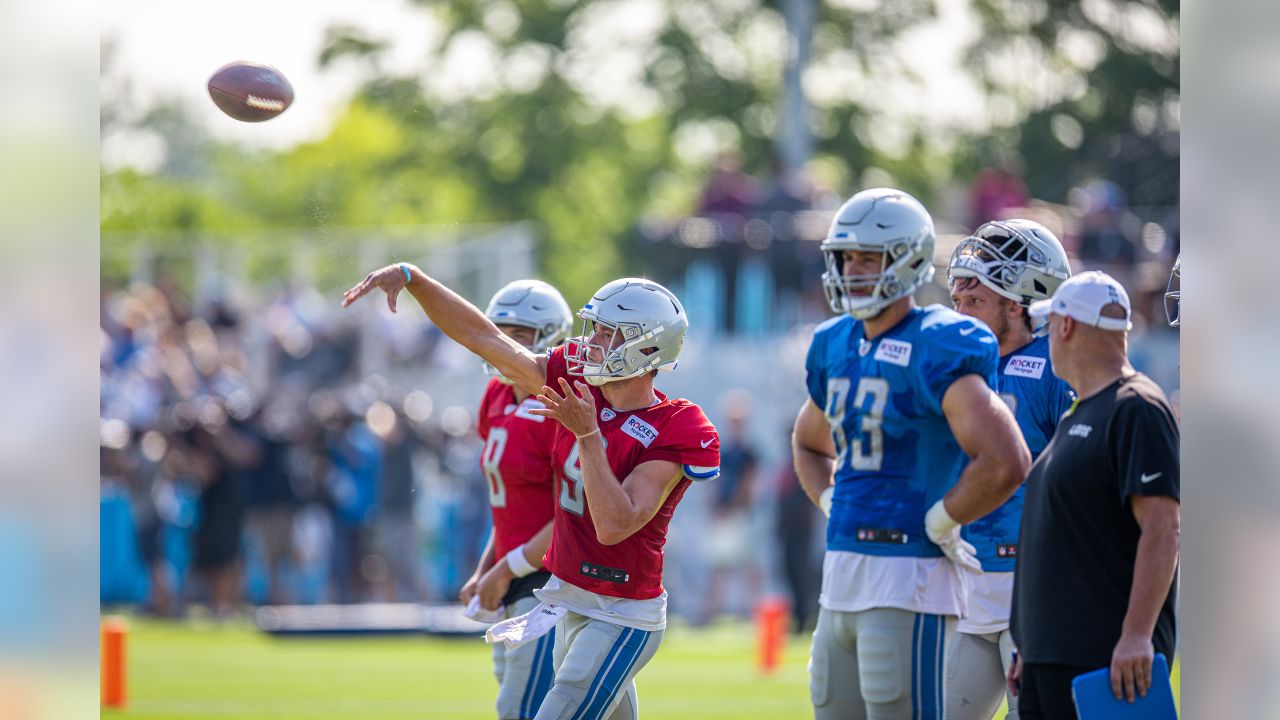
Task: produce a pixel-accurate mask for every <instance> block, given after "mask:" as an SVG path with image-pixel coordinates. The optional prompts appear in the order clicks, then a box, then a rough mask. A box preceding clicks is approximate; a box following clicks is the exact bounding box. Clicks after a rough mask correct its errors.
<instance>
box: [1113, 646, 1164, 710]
mask: <svg viewBox="0 0 1280 720" xmlns="http://www.w3.org/2000/svg"><path fill="white" fill-rule="evenodd" d="M1155 656H1156V651H1155V648H1154V647H1153V646H1152V645H1151V638H1150V637H1148V636H1143V635H1138V634H1136V633H1125V634H1124V635H1121V636H1120V642H1118V643H1116V649H1115V651H1114V652H1112V653H1111V692H1112V693H1114V694H1115V696H1116V699H1117V700H1128V701H1129V702H1133V701H1134V691H1135V690H1136V691H1137V694H1138V695H1140V696H1142V697H1146V696H1147V688H1149V687H1151V663H1153V662H1154V661H1155Z"/></svg>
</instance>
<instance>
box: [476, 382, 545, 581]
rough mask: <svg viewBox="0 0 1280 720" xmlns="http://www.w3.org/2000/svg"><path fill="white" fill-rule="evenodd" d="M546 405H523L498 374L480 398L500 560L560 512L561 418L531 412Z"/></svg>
mask: <svg viewBox="0 0 1280 720" xmlns="http://www.w3.org/2000/svg"><path fill="white" fill-rule="evenodd" d="M542 406H543V405H542V403H541V402H539V401H538V399H537V398H532V397H530V398H526V399H525V401H524V402H523V403H520V404H518V405H517V404H516V396H515V392H514V391H513V390H512V388H511V386H510V385H504V384H503V383H500V382H498V381H497V380H496V379H494V380H490V381H489V387H487V388H485V391H484V399H483V400H481V401H480V417H479V421H478V423H477V429H478V430H479V432H480V437H481V438H483V439H484V451H483V452H481V453H480V469H481V470H483V471H484V478H485V480H486V482H487V484H488V485H489V506H490V508H491V509H492V510H493V552H494V558H495V559H498V560H501V559H502V556H503V555H506V554H507V553H508V552H510V551H511V550H512V549H513V548H516V547H519V546H520V545H522V544H524V543H525V542H527V541H528V540H529V538H531V537H533V536H534V535H535V534H536V533H537V532H538V531H539V530H541V529H542V526H543V525H546V524H547V521H549V520H550V519H551V517H552V515H553V513H554V509H553V508H554V505H555V494H554V492H553V490H554V488H553V482H554V479H553V477H552V472H551V444H552V441H553V440H554V438H555V435H556V430H557V429H558V428H559V427H560V423H558V422H556V421H555V420H552V419H550V418H545V417H542V416H540V415H534V414H532V413H530V412H529V410H530V409H532V408H541V407H542Z"/></svg>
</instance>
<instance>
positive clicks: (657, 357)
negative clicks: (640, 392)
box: [565, 278, 689, 385]
mask: <svg viewBox="0 0 1280 720" xmlns="http://www.w3.org/2000/svg"><path fill="white" fill-rule="evenodd" d="M578 317H580V318H582V333H581V337H578V338H575V339H573V340H570V341H569V344H568V347H567V348H566V350H565V358H566V360H567V361H568V365H569V374H570V375H576V376H578V377H581V378H583V379H584V380H586V381H587V382H588V383H590V384H592V385H604V384H605V383H609V382H613V381H615V380H626V379H627V378H633V377H638V376H640V375H643V374H645V373H647V372H649V371H650V370H674V369H675V366H676V360H677V359H678V358H679V357H680V348H681V347H683V346H684V334H685V331H686V330H688V329H689V318H688V316H687V315H685V313H684V307H683V306H682V305H681V304H680V300H679V299H678V298H676V296H675V295H673V294H672V293H671V291H670V290H668V289H666V288H664V287H662V286H661V285H659V284H658V283H656V282H653V281H652V280H644V279H641V278H622V279H621V280H614V281H613V282H611V283H609V284H608V285H605V286H604V287H602V288H600V289H599V290H597V291H596V294H595V295H593V296H592V297H591V301H590V302H588V303H587V304H586V305H585V306H583V308H582V309H581V310H579V311H578ZM597 327H601V328H603V329H604V330H607V331H609V332H606V333H603V334H602V335H601V336H600V337H599V338H598V341H597V343H590V342H589V341H590V340H591V336H592V335H593V334H594V330H595V329H596V328H597Z"/></svg>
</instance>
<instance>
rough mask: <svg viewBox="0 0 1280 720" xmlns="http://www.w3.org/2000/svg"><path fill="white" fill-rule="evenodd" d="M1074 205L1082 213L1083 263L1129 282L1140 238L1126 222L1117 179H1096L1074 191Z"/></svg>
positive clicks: (1122, 282) (1079, 251) (1121, 194)
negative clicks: (1135, 235)
mask: <svg viewBox="0 0 1280 720" xmlns="http://www.w3.org/2000/svg"><path fill="white" fill-rule="evenodd" d="M1072 204H1073V205H1075V207H1076V209H1077V211H1079V213H1080V231H1079V235H1080V245H1079V249H1078V254H1079V257H1080V260H1081V262H1083V263H1084V264H1085V266H1086V267H1088V268H1089V269H1095V270H1102V271H1104V272H1106V273H1108V274H1111V275H1114V276H1115V277H1116V279H1117V280H1119V281H1120V282H1121V284H1127V278H1128V276H1129V275H1130V272H1131V270H1132V269H1133V265H1134V262H1135V260H1136V259H1137V249H1136V247H1135V242H1136V241H1137V238H1136V237H1133V236H1132V232H1131V229H1130V228H1129V227H1128V225H1129V224H1130V223H1126V220H1127V218H1126V209H1125V197H1124V191H1123V190H1121V189H1120V188H1119V186H1117V185H1116V184H1115V183H1113V182H1109V181H1107V180H1093V181H1091V182H1089V183H1087V184H1085V185H1084V186H1083V187H1081V188H1078V189H1076V190H1074V191H1072Z"/></svg>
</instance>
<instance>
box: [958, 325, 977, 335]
mask: <svg viewBox="0 0 1280 720" xmlns="http://www.w3.org/2000/svg"><path fill="white" fill-rule="evenodd" d="M977 329H978V326H977V325H970V326H969V327H967V328H965V329H963V330H961V331H960V334H961V335H962V336H964V337H969V335H970V334H971V333H972V332H973V331H974V330H977Z"/></svg>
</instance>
